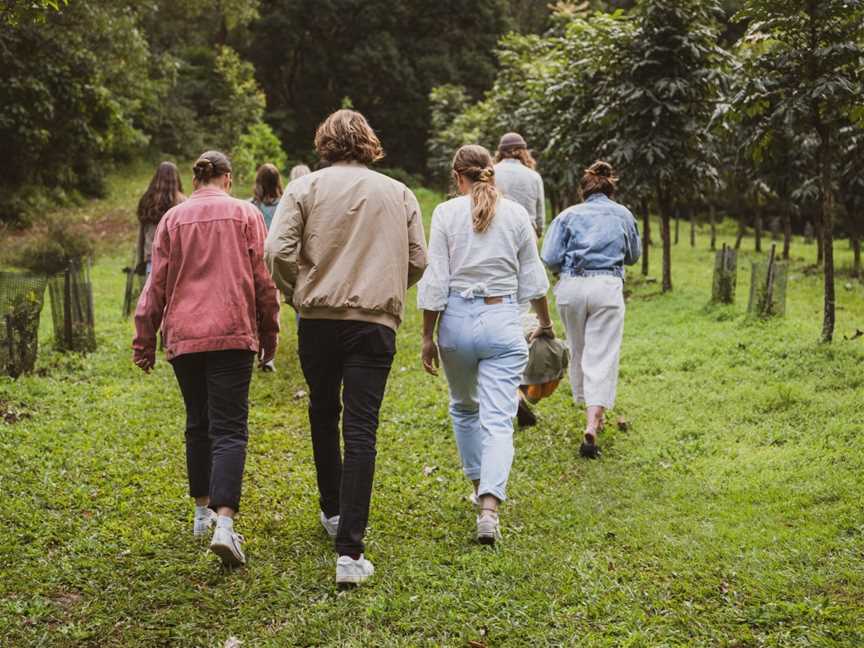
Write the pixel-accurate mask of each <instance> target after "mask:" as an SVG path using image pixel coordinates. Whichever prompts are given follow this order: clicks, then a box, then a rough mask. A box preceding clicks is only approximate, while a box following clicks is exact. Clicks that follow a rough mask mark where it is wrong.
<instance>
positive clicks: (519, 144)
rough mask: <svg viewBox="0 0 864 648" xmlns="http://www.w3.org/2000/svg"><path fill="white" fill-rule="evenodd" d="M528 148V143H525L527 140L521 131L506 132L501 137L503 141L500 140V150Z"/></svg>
mask: <svg viewBox="0 0 864 648" xmlns="http://www.w3.org/2000/svg"><path fill="white" fill-rule="evenodd" d="M520 148H524V149H527V148H528V144H526V143H525V140H524V139H523V138H522V136H521V135H520V134H519V133H505V134H504V135H503V136H502V137H501V141H500V142H498V150H499V151H504V150H507V149H520Z"/></svg>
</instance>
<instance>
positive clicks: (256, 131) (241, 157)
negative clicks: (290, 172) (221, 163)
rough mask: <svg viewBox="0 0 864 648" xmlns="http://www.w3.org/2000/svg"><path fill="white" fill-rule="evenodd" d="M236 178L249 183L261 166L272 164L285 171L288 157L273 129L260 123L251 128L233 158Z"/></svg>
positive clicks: (239, 143)
mask: <svg viewBox="0 0 864 648" xmlns="http://www.w3.org/2000/svg"><path fill="white" fill-rule="evenodd" d="M231 162H232V166H233V167H234V176H235V177H236V179H237V181H238V183H239V182H249V181H251V180H252V179H253V178H254V177H255V171H256V170H257V169H258V167H259V166H260V165H261V164H264V163H265V162H270V163H271V164H275V165H276V168H277V169H282V170H284V169H285V163H286V157H285V151H284V150H283V148H282V143H281V142H280V141H279V138H278V137H276V134H275V133H274V132H273V129H272V128H270V126H268V125H267V124H265V123H263V122H260V123H258V124H253V125H252V126H250V127H249V130H247V131H246V132H245V133H244V134H243V135H242V136H241V137H240V141H239V142H238V144H237V146H236V147H235V148H234V151H233V153H232V156H231Z"/></svg>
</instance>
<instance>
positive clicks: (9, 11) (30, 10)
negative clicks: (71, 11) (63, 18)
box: [0, 0, 69, 27]
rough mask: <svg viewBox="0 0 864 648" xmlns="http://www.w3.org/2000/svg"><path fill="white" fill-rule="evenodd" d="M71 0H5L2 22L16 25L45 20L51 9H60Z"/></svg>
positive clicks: (0, 14)
mask: <svg viewBox="0 0 864 648" xmlns="http://www.w3.org/2000/svg"><path fill="white" fill-rule="evenodd" d="M67 4H69V0H3V4H2V7H3V10H2V13H0V24H3V23H5V24H6V25H9V26H13V27H14V26H15V25H18V24H20V23H28V22H30V23H40V22H43V21H44V20H45V18H46V16H47V15H48V13H49V12H51V11H59V10H60V8H61V7H65V6H66V5H67Z"/></svg>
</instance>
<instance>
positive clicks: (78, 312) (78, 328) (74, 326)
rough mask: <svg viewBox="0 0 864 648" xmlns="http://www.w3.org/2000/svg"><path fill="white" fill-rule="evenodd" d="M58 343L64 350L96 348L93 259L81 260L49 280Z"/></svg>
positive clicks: (59, 348) (57, 345) (55, 341)
mask: <svg viewBox="0 0 864 648" xmlns="http://www.w3.org/2000/svg"><path fill="white" fill-rule="evenodd" d="M48 292H49V293H50V295H51V319H52V321H53V323H54V344H55V345H56V347H57V349H58V350H60V351H83V352H88V351H94V350H95V349H96V329H95V325H94V318H93V284H92V283H91V281H90V261H89V260H77V261H73V262H72V263H70V264H69V267H68V268H66V270H65V271H64V272H63V273H61V274H59V275H56V276H54V277H51V278H50V279H49V280H48Z"/></svg>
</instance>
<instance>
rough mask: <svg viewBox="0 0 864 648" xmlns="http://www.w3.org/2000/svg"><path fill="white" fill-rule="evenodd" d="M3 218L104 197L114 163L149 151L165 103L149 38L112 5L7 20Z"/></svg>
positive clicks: (0, 72) (1, 98)
mask: <svg viewBox="0 0 864 648" xmlns="http://www.w3.org/2000/svg"><path fill="white" fill-rule="evenodd" d="M0 57H2V61H0V63H2V64H0V141H2V142H3V147H4V151H3V153H4V154H3V157H2V161H0V196H2V200H0V220H7V221H9V220H15V219H17V218H18V217H19V215H20V214H21V213H22V212H23V211H25V209H26V208H27V206H28V205H32V204H36V203H39V202H41V204H45V203H48V202H49V201H52V200H59V199H62V198H63V196H64V195H68V193H69V192H75V191H80V192H83V193H85V194H88V195H98V194H99V193H100V192H101V191H102V177H103V173H104V169H105V167H106V166H107V165H108V164H110V163H111V161H112V160H113V159H115V158H117V157H121V156H128V155H132V153H133V152H134V151H135V150H139V149H140V148H141V147H142V146H144V145H146V143H147V141H148V138H147V134H146V132H145V131H144V126H145V125H146V123H147V121H148V115H147V112H148V110H149V109H150V107H152V106H154V105H155V103H156V89H155V87H154V86H153V84H152V83H150V79H149V76H148V63H149V50H148V47H147V42H146V40H145V39H144V38H143V36H142V35H141V33H140V32H139V31H138V30H137V29H136V26H135V17H134V15H133V14H132V13H131V12H130V11H128V10H126V9H125V8H123V7H122V6H121V5H117V6H115V5H114V4H113V3H111V2H105V3H100V4H99V6H95V5H94V4H93V3H71V4H70V5H68V6H63V7H61V8H60V10H59V11H50V12H47V13H44V14H40V16H39V20H26V21H25V20H21V21H19V22H18V24H16V25H14V26H12V25H9V24H6V23H3V22H0Z"/></svg>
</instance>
